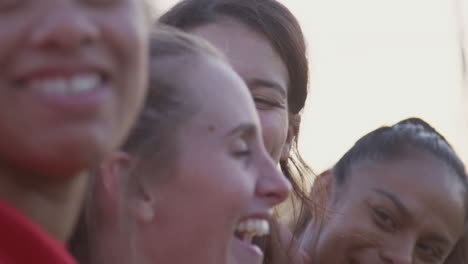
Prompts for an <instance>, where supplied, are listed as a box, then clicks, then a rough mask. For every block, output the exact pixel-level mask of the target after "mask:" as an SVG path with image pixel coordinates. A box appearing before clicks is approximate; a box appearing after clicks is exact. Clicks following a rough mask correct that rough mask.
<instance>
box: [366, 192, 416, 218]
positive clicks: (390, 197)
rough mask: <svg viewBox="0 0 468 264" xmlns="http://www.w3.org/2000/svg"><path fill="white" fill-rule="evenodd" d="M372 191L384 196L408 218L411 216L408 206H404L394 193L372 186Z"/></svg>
mask: <svg viewBox="0 0 468 264" xmlns="http://www.w3.org/2000/svg"><path fill="white" fill-rule="evenodd" d="M374 191H375V192H376V193H378V194H380V195H382V196H384V197H385V198H387V199H388V200H390V201H391V202H392V203H393V204H394V205H395V207H396V208H397V209H398V211H399V212H400V213H401V214H402V215H404V216H405V217H407V218H410V219H411V218H412V217H411V214H410V212H409V210H408V208H406V206H405V205H404V204H403V203H402V202H401V200H400V199H399V198H398V197H396V196H395V195H393V194H392V193H390V192H387V191H385V190H382V189H379V188H374Z"/></svg>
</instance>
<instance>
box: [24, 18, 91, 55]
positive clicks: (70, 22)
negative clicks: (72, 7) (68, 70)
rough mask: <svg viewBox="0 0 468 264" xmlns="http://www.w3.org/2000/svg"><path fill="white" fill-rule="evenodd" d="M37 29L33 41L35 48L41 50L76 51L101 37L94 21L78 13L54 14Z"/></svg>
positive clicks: (39, 24)
mask: <svg viewBox="0 0 468 264" xmlns="http://www.w3.org/2000/svg"><path fill="white" fill-rule="evenodd" d="M69 13H70V12H69ZM36 27H37V29H36V30H35V31H34V34H33V35H32V36H31V40H32V43H33V45H34V46H36V47H41V48H48V47H53V48H54V49H59V50H65V49H74V48H77V47H80V46H83V45H89V44H90V43H92V42H94V41H95V40H96V39H97V38H98V37H99V35H100V33H99V29H98V27H97V25H95V24H94V22H93V21H91V20H90V19H88V18H87V17H86V16H84V15H81V14H76V12H75V13H73V14H70V15H69V16H65V15H63V14H59V15H55V14H53V15H51V17H48V18H44V21H42V22H41V23H38V24H37V25H36Z"/></svg>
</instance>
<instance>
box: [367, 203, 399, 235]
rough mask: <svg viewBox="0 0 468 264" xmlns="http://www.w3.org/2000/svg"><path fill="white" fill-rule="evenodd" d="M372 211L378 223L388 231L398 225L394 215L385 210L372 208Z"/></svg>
mask: <svg viewBox="0 0 468 264" xmlns="http://www.w3.org/2000/svg"><path fill="white" fill-rule="evenodd" d="M372 212H373V214H374V217H375V218H376V219H375V221H376V223H377V225H378V226H379V227H381V228H383V229H384V230H386V231H392V230H394V229H395V228H396V227H397V224H396V222H395V220H394V219H393V217H392V216H391V215H390V214H389V213H387V212H386V211H385V210H383V209H380V208H372Z"/></svg>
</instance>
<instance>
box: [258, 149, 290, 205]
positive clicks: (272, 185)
mask: <svg viewBox="0 0 468 264" xmlns="http://www.w3.org/2000/svg"><path fill="white" fill-rule="evenodd" d="M291 189H292V187H291V183H290V182H289V181H288V180H287V179H286V177H285V176H284V175H283V174H282V173H281V172H280V171H279V169H278V167H277V166H276V165H275V163H274V162H273V160H272V159H271V158H270V156H269V155H268V154H267V152H266V150H263V152H262V155H261V164H260V166H259V179H258V181H257V184H256V187H255V192H256V195H258V196H260V197H262V199H264V200H266V201H267V203H268V205H269V206H271V207H273V206H275V205H278V204H280V203H281V202H283V201H285V200H286V199H287V198H288V197H289V194H290V193H291Z"/></svg>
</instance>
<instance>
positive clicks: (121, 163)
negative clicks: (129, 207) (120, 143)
mask: <svg viewBox="0 0 468 264" xmlns="http://www.w3.org/2000/svg"><path fill="white" fill-rule="evenodd" d="M129 166H130V157H129V156H128V155H127V154H125V153H123V152H118V151H116V152H113V153H112V154H110V155H109V156H108V157H107V158H106V159H105V160H104V161H103V162H102V163H101V164H100V166H99V168H98V172H99V173H97V174H96V175H95V178H94V180H95V184H94V188H96V190H95V191H93V192H94V195H95V197H96V201H95V202H96V206H97V207H98V209H99V211H98V213H99V214H100V215H103V218H102V219H108V220H110V219H117V217H116V216H117V214H118V211H119V208H120V204H119V202H120V199H119V198H120V190H119V185H120V184H119V182H120V179H121V178H122V176H123V175H124V174H126V173H127V172H128V170H129ZM108 224H109V226H110V225H111V223H108Z"/></svg>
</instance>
